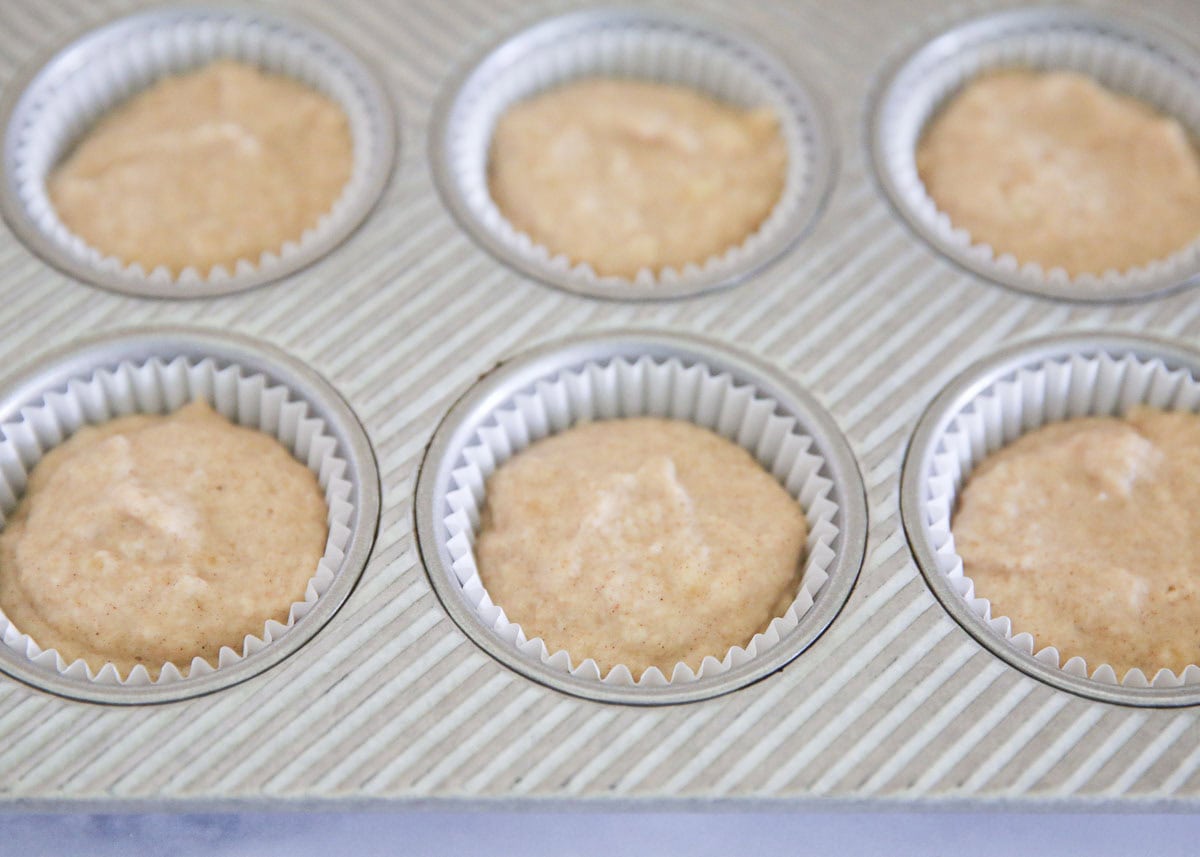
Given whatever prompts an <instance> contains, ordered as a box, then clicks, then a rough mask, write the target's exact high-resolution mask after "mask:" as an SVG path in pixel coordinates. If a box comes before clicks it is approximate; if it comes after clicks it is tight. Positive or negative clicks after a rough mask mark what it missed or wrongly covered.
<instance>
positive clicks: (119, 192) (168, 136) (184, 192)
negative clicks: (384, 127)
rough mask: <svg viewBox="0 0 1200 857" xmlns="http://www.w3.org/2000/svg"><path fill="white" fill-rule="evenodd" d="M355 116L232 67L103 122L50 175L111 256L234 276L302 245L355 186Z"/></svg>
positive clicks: (279, 80)
mask: <svg viewBox="0 0 1200 857" xmlns="http://www.w3.org/2000/svg"><path fill="white" fill-rule="evenodd" d="M352 166H353V148H352V144H351V138H350V128H349V124H348V123H347V120H346V115H345V113H343V112H342V109H341V108H340V107H338V106H337V104H335V103H334V102H333V101H330V100H329V99H328V98H326V97H325V96H323V95H321V94H320V93H318V92H316V91H314V90H312V89H310V88H308V87H307V86H304V85H303V84H301V83H298V82H296V81H294V80H291V79H290V78H287V77H282V76H280V75H274V74H264V73H263V72H260V71H258V70H257V69H255V68H253V67H251V66H248V65H243V64H240V63H236V62H232V61H228V60H222V61H219V62H215V63H213V64H211V65H209V66H206V67H205V68H203V69H201V70H199V71H195V72H192V73H190V74H185V75H182V76H180V77H169V78H165V79H163V80H160V81H159V82H158V83H156V84H154V85H153V86H152V87H150V88H149V89H147V90H146V91H145V92H142V93H141V94H139V95H136V96H134V97H133V98H131V99H130V100H129V101H128V102H126V103H125V104H123V105H121V106H120V107H118V108H116V109H115V110H113V111H112V112H111V113H110V114H108V115H106V116H104V117H103V118H101V120H100V121H99V122H98V123H97V124H96V126H95V127H94V128H92V129H91V131H89V132H88V133H87V134H86V135H85V137H84V138H83V140H82V141H81V142H80V143H79V144H78V146H77V147H76V148H75V150H74V151H73V152H72V153H71V154H70V155H69V156H68V157H67V158H66V160H65V161H64V162H63V163H62V164H60V165H59V166H58V167H57V168H56V169H55V170H54V171H53V172H52V173H51V174H50V178H49V181H48V190H49V193H50V199H51V201H52V202H53V204H54V208H55V210H56V211H57V213H58V216H59V218H60V219H61V220H62V222H63V223H64V224H65V225H66V227H67V228H68V229H70V230H71V231H72V232H73V233H75V234H76V235H78V236H79V237H81V238H82V239H83V240H84V241H86V242H87V243H88V244H89V245H90V246H92V247H94V248H95V249H97V250H99V251H100V252H101V253H103V254H104V255H106V256H115V257H116V258H118V259H120V260H121V261H122V262H123V263H125V264H133V263H135V262H137V263H140V264H141V266H142V268H143V269H145V270H146V271H147V272H149V271H151V270H153V269H154V268H156V267H158V266H159V265H163V266H166V267H167V268H169V269H170V270H171V271H172V273H175V274H178V273H179V272H180V271H181V270H183V269H184V268H187V267H194V268H196V270H197V271H199V272H200V273H201V274H207V273H208V271H209V270H210V269H211V268H212V267H213V266H215V265H223V266H225V268H226V270H228V271H230V272H232V271H233V270H234V265H235V263H236V262H237V261H238V260H241V259H246V260H248V261H250V262H253V263H255V264H257V263H258V261H259V258H260V256H261V255H262V254H263V253H264V252H265V251H271V252H278V251H279V250H281V249H282V247H283V245H284V243H285V242H287V241H299V240H300V238H301V237H302V235H303V234H304V232H305V230H307V229H310V228H312V227H314V226H316V225H317V222H318V220H320V218H321V216H322V215H324V214H325V213H327V212H328V211H329V210H330V209H332V208H333V204H334V202H336V201H337V198H338V197H339V196H340V195H341V192H342V188H343V187H345V185H346V182H347V181H348V180H349V178H350V172H351V168H352Z"/></svg>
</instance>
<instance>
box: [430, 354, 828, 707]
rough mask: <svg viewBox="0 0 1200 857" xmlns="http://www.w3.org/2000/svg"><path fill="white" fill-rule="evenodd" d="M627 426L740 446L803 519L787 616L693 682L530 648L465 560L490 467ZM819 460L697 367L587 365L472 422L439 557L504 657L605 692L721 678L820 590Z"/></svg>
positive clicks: (824, 513)
mask: <svg viewBox="0 0 1200 857" xmlns="http://www.w3.org/2000/svg"><path fill="white" fill-rule="evenodd" d="M633 416H657V417H664V418H669V419H679V420H685V421H688V422H692V423H694V424H696V425H699V426H702V427H704V428H708V429H711V430H713V431H715V432H716V433H717V434H719V435H721V436H722V437H725V438H726V439H728V440H731V441H733V442H735V443H737V444H738V445H739V446H742V447H743V448H744V449H746V450H747V451H749V452H750V453H751V455H753V456H754V458H755V460H757V461H758V462H759V463H760V464H761V465H763V466H764V468H766V469H767V470H768V472H770V473H771V474H772V475H773V476H774V477H775V478H776V480H778V481H779V482H780V483H781V484H782V485H783V487H784V488H785V489H786V490H787V491H788V493H789V494H791V495H792V496H793V497H794V498H795V499H796V500H797V501H798V502H799V503H800V505H801V507H802V508H803V510H804V513H805V518H806V520H807V523H808V527H809V532H808V537H807V543H806V551H805V556H804V560H803V561H804V569H803V575H802V578H801V583H800V588H799V591H798V592H797V594H796V597H795V599H794V600H793V602H792V604H791V605H790V606H789V607H788V609H787V611H786V612H785V613H784V614H783V615H782V616H779V617H776V618H775V619H773V620H772V621H771V623H770V624H769V625H768V627H767V629H766V630H765V631H763V632H761V633H759V634H756V635H755V636H754V637H753V639H751V640H750V641H749V643H748V644H747V645H746V646H745V647H741V646H732V647H730V648H729V649H728V650H727V651H726V652H724V653H718V654H721V655H722V657H720V658H718V657H717V656H716V655H710V656H707V657H705V658H704V659H703V661H702V662H701V664H700V667H699V669H697V670H693V669H692V668H691V667H690V666H688V665H687V664H684V663H682V662H680V663H678V664H676V665H675V667H674V669H673V670H672V674H671V676H670V677H667V676H664V675H663V673H662V672H661V670H659V669H658V668H657V667H650V668H649V669H647V670H645V671H644V672H643V673H642V674H641V676H640V677H638V678H637V679H634V673H633V671H632V670H631V669H630V668H629V667H628V666H626V665H624V664H618V665H616V666H614V667H612V668H611V669H610V670H609V671H608V672H607V674H605V675H602V674H601V670H600V667H599V666H598V664H597V663H596V661H595V660H593V659H591V658H584V659H582V660H580V661H579V662H578V663H576V662H575V660H574V659H573V658H572V657H571V655H570V654H569V653H568V652H567V651H565V650H558V651H556V652H551V651H550V650H549V649H548V647H547V646H546V644H545V642H544V641H543V640H542V639H541V638H539V637H535V638H532V639H530V638H527V637H526V636H525V633H524V631H523V630H522V629H521V627H520V625H519V624H517V623H515V622H512V621H510V620H509V619H508V617H507V615H506V614H505V613H504V610H503V606H502V605H496V604H494V603H493V602H492V600H491V598H490V597H489V595H488V593H487V590H486V589H485V587H484V586H483V584H482V582H481V581H480V579H479V575H478V571H477V568H476V565H475V557H474V552H473V546H474V540H475V538H476V536H477V534H478V528H479V525H480V516H481V512H482V508H483V505H484V499H485V483H486V480H487V478H488V476H490V475H491V473H493V472H494V471H495V469H496V468H497V467H499V466H500V465H501V464H503V463H504V462H505V461H507V460H508V459H510V458H511V457H512V456H514V455H516V454H518V453H519V452H520V451H521V450H523V449H525V448H526V447H528V446H529V445H530V444H531V443H532V442H533V441H535V440H538V439H540V438H543V437H546V436H549V435H551V434H554V433H557V432H560V431H563V430H565V429H567V428H569V427H570V426H573V425H576V424H579V423H580V422H585V421H592V420H604V419H618V418H622V417H633ZM824 465H825V458H824V457H823V456H822V455H821V453H820V450H819V449H817V448H816V444H815V442H814V440H813V438H812V437H810V436H809V435H807V434H805V433H804V432H803V431H802V430H801V429H800V426H799V421H798V419H797V418H796V416H794V415H790V414H787V413H786V411H785V410H784V409H783V408H781V406H780V404H779V403H778V402H777V401H775V400H774V399H773V398H771V397H769V396H767V395H765V394H763V393H762V392H761V391H759V390H758V389H756V388H755V387H754V386H752V385H750V384H744V383H738V382H736V381H735V380H734V379H733V377H732V376H731V375H730V374H729V373H728V372H720V371H714V370H713V369H711V368H710V367H708V366H706V365H703V364H702V363H690V364H685V363H684V362H682V361H681V360H680V359H678V358H676V357H671V358H668V359H654V358H651V357H648V356H643V357H640V358H637V359H634V360H631V359H628V358H624V357H614V358H612V359H608V360H591V361H587V362H586V363H585V364H584V365H583V366H582V367H581V368H575V369H563V370H561V371H559V372H556V373H553V374H552V375H550V376H548V377H543V378H541V379H540V380H538V381H537V382H536V383H535V384H534V385H533V389H532V390H528V391H525V392H519V393H517V394H516V395H514V396H511V397H509V398H508V399H506V400H505V401H504V402H502V403H500V404H499V405H497V406H496V407H494V408H493V409H492V410H491V411H490V412H489V414H488V415H487V417H486V418H485V419H483V420H482V421H480V423H479V425H478V427H477V428H476V429H475V430H474V432H473V435H472V438H471V440H470V441H469V442H468V443H467V445H466V446H465V447H464V449H463V452H462V463H461V464H460V465H459V466H457V467H455V468H454V469H453V471H452V473H451V474H450V477H449V479H450V485H449V487H448V490H447V493H446V499H445V505H444V508H442V509H440V510H438V512H437V515H438V517H439V518H441V519H442V521H443V523H444V525H445V531H446V542H445V547H446V549H447V552H448V554H449V556H450V557H451V560H452V568H453V572H454V575H455V577H456V580H457V582H458V584H459V587H460V589H461V593H462V596H463V598H464V599H465V601H466V602H467V603H468V604H469V606H470V607H471V608H472V609H474V611H475V613H476V614H477V616H478V617H479V619H480V620H481V621H482V623H483V624H484V625H485V626H487V627H489V628H490V629H491V630H492V631H494V632H495V633H496V635H497V636H499V637H500V638H501V639H502V640H504V641H505V642H506V643H507V644H508V645H510V646H512V647H513V648H515V649H516V650H517V651H519V652H521V653H522V654H524V655H526V656H529V657H533V658H536V659H538V660H540V662H541V663H542V664H544V665H546V666H549V667H551V668H552V669H554V670H557V671H559V672H562V673H566V674H570V675H572V676H575V677H577V678H583V679H590V680H594V681H596V682H602V683H604V684H607V685H614V686H624V687H630V686H637V687H653V686H665V685H669V684H683V683H687V682H692V681H697V680H699V679H702V678H706V677H709V676H713V675H719V674H721V673H724V672H728V671H729V670H731V669H733V668H734V667H738V666H741V665H742V664H745V663H747V662H749V661H752V660H753V659H754V658H756V657H758V656H759V655H761V654H763V653H764V652H766V651H768V650H770V649H771V648H773V647H774V646H776V645H777V644H779V642H780V641H781V639H782V638H783V637H785V636H786V635H787V633H788V632H789V631H791V630H792V629H793V628H795V627H796V626H797V625H798V624H799V621H800V619H801V617H803V616H804V614H805V613H807V612H808V610H809V609H810V608H811V607H812V606H813V603H814V599H815V598H816V597H817V596H818V594H819V592H820V591H821V588H822V587H823V586H824V585H825V583H826V581H828V579H829V576H830V566H831V564H832V563H833V561H834V559H835V557H836V553H835V550H834V548H833V547H832V543H833V542H834V540H835V539H836V538H837V536H838V535H839V532H840V531H839V529H838V527H837V525H836V524H835V523H834V520H835V518H836V517H837V514H838V508H839V507H838V505H837V502H836V500H835V499H834V498H833V496H832V495H833V493H834V492H833V489H834V487H835V484H834V482H833V481H832V480H831V479H829V478H827V477H826V476H823V475H821V472H820V471H821V470H822V468H823V467H824Z"/></svg>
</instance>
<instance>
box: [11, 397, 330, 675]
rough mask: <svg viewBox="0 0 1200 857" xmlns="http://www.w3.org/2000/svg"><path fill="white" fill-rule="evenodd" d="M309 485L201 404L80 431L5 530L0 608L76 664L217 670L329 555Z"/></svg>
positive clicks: (296, 468) (276, 453) (276, 447)
mask: <svg viewBox="0 0 1200 857" xmlns="http://www.w3.org/2000/svg"><path fill="white" fill-rule="evenodd" d="M325 519H326V505H325V500H324V497H323V495H322V493H321V490H320V488H319V487H318V485H317V480H316V477H315V476H314V475H313V474H312V472H311V471H310V470H309V469H308V468H307V467H305V466H304V465H303V464H301V463H300V462H299V461H297V460H296V459H295V458H293V457H292V456H291V454H290V453H289V452H288V451H287V450H286V449H285V448H284V447H283V446H282V445H281V444H280V443H279V442H278V441H277V440H275V438H273V437H270V436H269V435H266V434H263V433H262V432H258V431H254V430H252V429H248V428H243V427H240V426H234V425H232V424H231V423H229V422H228V421H227V420H225V419H224V418H223V417H221V416H220V415H218V414H216V413H215V412H213V410H212V409H211V408H209V407H208V405H207V404H204V403H193V404H190V405H187V406H185V407H183V408H181V409H180V410H178V411H176V412H175V413H173V414H171V415H169V416H166V417H162V416H131V417H122V418H120V419H115V420H112V421H111V422H108V423H105V424H102V425H99V426H95V427H85V428H82V429H80V430H79V431H78V432H77V433H76V434H75V435H73V436H72V437H71V438H70V439H68V440H67V441H66V442H65V443H63V444H61V445H59V446H57V447H55V448H54V449H52V450H50V451H49V452H48V453H47V454H46V456H45V457H44V458H43V459H42V460H41V461H40V462H39V463H38V464H37V466H36V467H35V468H34V469H33V472H32V474H31V475H30V478H29V484H28V486H27V487H26V490H25V494H24V496H23V498H22V499H21V502H20V505H19V506H18V508H17V510H16V512H15V513H13V515H12V516H10V517H9V519H8V521H7V523H6V525H5V527H4V530H3V532H0V607H3V609H4V612H5V614H6V615H7V616H8V618H9V619H10V620H11V621H12V622H13V624H14V625H16V627H17V628H18V630H20V631H23V632H25V633H27V634H29V635H30V636H31V637H33V639H34V640H35V641H36V642H37V644H38V645H40V646H41V647H42V648H55V649H57V650H58V651H59V652H60V653H61V654H62V656H63V657H64V658H65V659H66V660H67V662H68V663H70V662H71V661H73V660H75V659H76V658H83V659H84V660H85V661H87V663H88V665H89V666H90V667H91V668H92V669H93V670H98V669H99V668H100V667H102V666H103V665H104V664H105V662H111V663H113V664H115V665H116V666H117V667H118V669H119V670H120V672H121V674H122V675H126V674H127V673H128V672H129V670H130V669H132V668H133V667H134V666H135V665H136V664H143V665H144V666H145V667H146V668H147V669H148V670H149V672H150V674H151V675H152V676H157V675H158V673H159V670H160V668H161V667H162V666H163V664H165V663H166V662H168V661H169V662H171V663H173V664H175V665H176V666H178V667H179V668H180V669H181V671H183V672H186V671H187V668H188V666H189V665H190V663H191V660H192V658H193V657H201V658H204V659H205V660H207V661H209V663H212V664H215V663H216V658H217V654H218V652H219V651H220V648H221V646H229V647H230V648H232V649H234V650H235V651H238V652H240V651H241V650H242V639H243V638H244V637H245V636H246V635H247V634H254V635H261V634H262V632H263V626H264V624H265V623H266V621H267V620H268V619H275V620H277V621H279V622H286V621H287V616H288V611H289V609H290V607H291V605H292V603H293V602H295V601H302V600H304V591H305V588H306V587H307V585H308V581H309V579H310V578H311V577H312V576H313V575H314V574H316V571H317V563H318V562H319V561H320V559H321V556H322V555H323V554H324V552H325V537H326V534H327V527H326V523H325Z"/></svg>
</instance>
